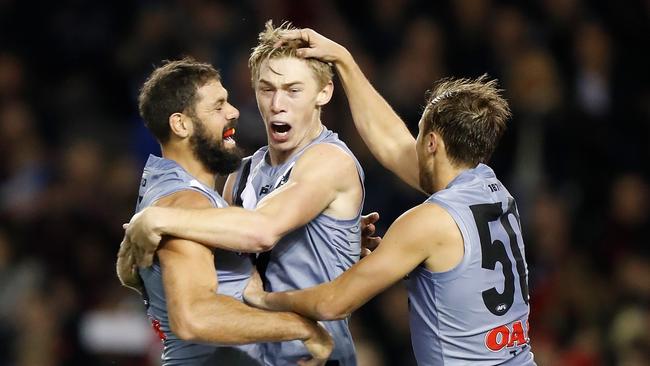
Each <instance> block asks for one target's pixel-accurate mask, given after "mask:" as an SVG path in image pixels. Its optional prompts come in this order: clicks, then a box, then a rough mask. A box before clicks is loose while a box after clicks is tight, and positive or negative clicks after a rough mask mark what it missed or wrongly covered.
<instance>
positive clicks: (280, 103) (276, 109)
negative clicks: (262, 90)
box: [271, 90, 285, 113]
mask: <svg viewBox="0 0 650 366" xmlns="http://www.w3.org/2000/svg"><path fill="white" fill-rule="evenodd" d="M284 111H285V104H284V93H282V91H280V90H278V91H276V92H275V93H273V99H271V112H273V113H281V112H284Z"/></svg>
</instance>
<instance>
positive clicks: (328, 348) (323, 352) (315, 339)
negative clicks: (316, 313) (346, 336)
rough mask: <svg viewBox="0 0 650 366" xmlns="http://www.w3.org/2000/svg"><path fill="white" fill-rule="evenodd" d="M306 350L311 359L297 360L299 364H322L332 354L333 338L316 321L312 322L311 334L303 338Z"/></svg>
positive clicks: (315, 365) (307, 365) (320, 365)
mask: <svg viewBox="0 0 650 366" xmlns="http://www.w3.org/2000/svg"><path fill="white" fill-rule="evenodd" d="M303 343H304V344H305V347H307V351H309V353H310V354H311V356H312V358H311V359H303V360H300V361H298V365H301V366H323V365H325V362H327V359H328V358H329V357H330V354H332V350H333V349H334V340H333V339H332V336H330V334H329V333H328V332H327V330H326V329H325V328H324V327H323V326H322V325H321V324H320V323H318V322H314V327H313V333H312V336H311V337H309V338H308V339H306V340H304V341H303Z"/></svg>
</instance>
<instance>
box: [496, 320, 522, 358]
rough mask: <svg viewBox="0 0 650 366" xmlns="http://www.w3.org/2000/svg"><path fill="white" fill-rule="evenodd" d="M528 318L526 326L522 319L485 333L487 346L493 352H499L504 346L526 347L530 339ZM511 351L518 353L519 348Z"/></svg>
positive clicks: (514, 353)
mask: <svg viewBox="0 0 650 366" xmlns="http://www.w3.org/2000/svg"><path fill="white" fill-rule="evenodd" d="M528 331H529V326H528V320H526V327H525V328H524V326H523V324H522V322H521V320H517V321H516V322H514V323H512V324H510V325H501V326H499V327H496V328H494V329H492V330H490V331H489V332H487V333H486V334H485V347H486V348H487V349H489V350H490V351H492V352H499V351H501V350H502V349H504V348H515V347H526V346H527V345H528V343H529V341H530V339H529V338H528ZM510 353H512V354H513V355H516V354H517V353H518V351H517V350H513V351H511V352H510Z"/></svg>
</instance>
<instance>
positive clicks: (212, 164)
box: [190, 117, 243, 175]
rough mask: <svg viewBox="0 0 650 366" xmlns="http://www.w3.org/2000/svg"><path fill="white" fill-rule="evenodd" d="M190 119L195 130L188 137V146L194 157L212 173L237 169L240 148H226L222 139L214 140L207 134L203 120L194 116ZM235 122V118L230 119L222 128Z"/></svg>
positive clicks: (240, 154)
mask: <svg viewBox="0 0 650 366" xmlns="http://www.w3.org/2000/svg"><path fill="white" fill-rule="evenodd" d="M192 120H193V122H194V128H195V131H194V134H193V135H192V137H190V146H191V147H192V152H193V153H194V157H196V158H197V159H198V160H199V161H200V162H201V164H203V166H204V167H205V168H206V169H207V170H208V171H210V172H211V173H213V174H219V175H227V174H230V173H232V172H234V171H235V170H237V168H239V165H240V164H241V160H242V156H243V154H242V152H241V150H240V149H239V148H238V147H234V148H231V149H228V148H226V147H225V146H224V143H223V139H221V140H220V141H215V139H214V138H212V137H210V136H209V134H208V132H207V131H206V129H205V126H204V125H203V121H201V120H200V119H198V118H196V117H195V118H193V119H192ZM236 124H237V121H236V120H234V121H231V122H230V123H229V124H228V125H227V126H225V127H224V130H226V129H228V128H230V127H234V126H235V125H236Z"/></svg>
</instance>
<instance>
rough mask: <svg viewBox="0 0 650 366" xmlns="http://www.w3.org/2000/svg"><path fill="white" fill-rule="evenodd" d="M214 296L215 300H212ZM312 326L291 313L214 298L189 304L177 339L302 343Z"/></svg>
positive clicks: (216, 341)
mask: <svg viewBox="0 0 650 366" xmlns="http://www.w3.org/2000/svg"><path fill="white" fill-rule="evenodd" d="M215 296H216V298H215ZM315 326H316V325H315V323H313V322H312V321H310V320H307V319H305V318H303V317H301V316H299V315H297V314H295V313H288V312H270V311H266V310H260V309H255V308H252V307H249V306H247V305H245V304H243V303H241V302H239V301H237V300H235V299H234V298H232V297H229V296H224V295H214V296H209V297H206V298H205V299H203V300H198V301H196V302H194V303H193V306H192V309H191V315H188V316H187V318H186V319H185V324H183V325H182V326H179V327H177V329H176V331H178V332H180V333H181V334H177V335H179V337H181V338H183V339H187V340H191V341H194V342H206V343H215V344H232V345H235V344H247V343H255V342H279V341H289V340H303V341H304V340H306V339H308V338H310V337H311V336H312V334H313V329H314V327H315Z"/></svg>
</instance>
